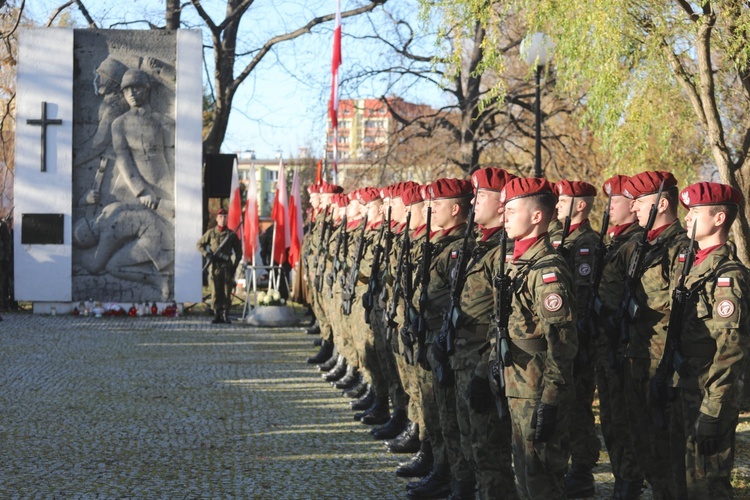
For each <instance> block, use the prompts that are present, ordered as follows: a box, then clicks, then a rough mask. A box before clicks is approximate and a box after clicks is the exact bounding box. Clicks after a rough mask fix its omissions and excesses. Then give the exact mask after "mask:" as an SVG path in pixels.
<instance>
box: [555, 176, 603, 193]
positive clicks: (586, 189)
mask: <svg viewBox="0 0 750 500" xmlns="http://www.w3.org/2000/svg"><path fill="white" fill-rule="evenodd" d="M553 192H554V193H555V194H556V195H557V196H573V197H576V196H596V188H595V187H594V186H592V185H591V184H589V183H588V182H583V181H569V180H566V179H563V180H561V181H557V182H556V183H555V186H554V191H553Z"/></svg>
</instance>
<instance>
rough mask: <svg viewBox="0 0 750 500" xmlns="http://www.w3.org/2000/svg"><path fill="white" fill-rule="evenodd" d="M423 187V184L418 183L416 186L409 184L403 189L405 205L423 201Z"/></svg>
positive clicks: (402, 198)
mask: <svg viewBox="0 0 750 500" xmlns="http://www.w3.org/2000/svg"><path fill="white" fill-rule="evenodd" d="M421 187H422V186H420V185H419V184H417V185H416V186H409V187H407V188H406V189H404V190H403V191H401V200H402V201H403V202H404V205H406V206H407V207H408V206H409V205H414V204H415V203H420V202H421V201H423V200H422V189H421Z"/></svg>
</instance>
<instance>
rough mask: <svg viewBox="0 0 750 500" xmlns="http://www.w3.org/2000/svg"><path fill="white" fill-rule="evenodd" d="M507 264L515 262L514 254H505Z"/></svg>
mask: <svg viewBox="0 0 750 500" xmlns="http://www.w3.org/2000/svg"><path fill="white" fill-rule="evenodd" d="M505 262H513V254H512V253H508V254H505Z"/></svg>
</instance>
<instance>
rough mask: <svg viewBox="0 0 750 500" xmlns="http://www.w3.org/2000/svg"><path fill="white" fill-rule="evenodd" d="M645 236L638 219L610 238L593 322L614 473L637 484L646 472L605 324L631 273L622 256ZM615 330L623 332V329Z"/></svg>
mask: <svg viewBox="0 0 750 500" xmlns="http://www.w3.org/2000/svg"><path fill="white" fill-rule="evenodd" d="M642 235H643V228H642V227H641V226H639V225H638V223H637V222H634V223H632V224H630V225H629V226H628V227H627V229H625V230H623V232H622V233H620V234H618V235H616V236H614V237H613V238H612V239H611V240H610V241H609V244H608V245H607V247H606V249H605V254H604V258H603V261H602V266H603V267H602V279H601V282H600V284H599V290H598V292H599V293H598V295H599V298H600V300H601V302H602V305H601V310H600V311H599V313H598V315H597V313H596V311H595V312H594V315H595V321H594V322H593V324H594V325H595V327H596V329H597V330H596V333H595V334H594V335H595V339H594V365H595V370H596V388H597V392H598V394H599V420H600V422H601V428H602V436H603V437H604V444H605V446H606V447H607V451H608V452H609V461H610V463H611V464H612V474H613V475H614V476H615V478H616V479H622V480H623V481H627V482H633V483H640V482H641V481H642V480H643V471H641V468H640V466H639V465H638V460H637V459H636V457H635V450H634V449H633V442H632V440H631V436H630V425H629V424H628V412H627V407H626V404H625V393H624V392H623V387H622V374H621V373H620V372H619V371H618V370H617V369H616V368H615V366H614V365H613V359H610V357H611V355H612V353H610V352H609V337H608V333H613V332H608V331H607V329H606V328H605V326H604V325H605V324H606V321H605V319H606V318H608V317H613V316H614V315H615V311H616V309H617V307H618V306H619V303H620V298H621V297H622V292H623V288H624V284H625V283H624V276H625V274H626V272H627V269H626V267H625V266H626V262H625V260H624V258H623V257H622V255H625V254H628V253H629V252H632V247H633V245H634V244H635V242H636V240H637V239H639V238H641V237H642ZM615 333H616V334H619V331H615ZM615 356H618V357H622V353H621V352H620V353H615Z"/></svg>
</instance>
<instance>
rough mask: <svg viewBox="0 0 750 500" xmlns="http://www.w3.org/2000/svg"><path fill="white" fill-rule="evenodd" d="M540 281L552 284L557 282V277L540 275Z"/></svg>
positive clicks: (553, 274) (551, 274) (552, 274)
mask: <svg viewBox="0 0 750 500" xmlns="http://www.w3.org/2000/svg"><path fill="white" fill-rule="evenodd" d="M542 281H544V282H545V283H554V282H555V281H557V275H556V274H555V273H547V274H542Z"/></svg>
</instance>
